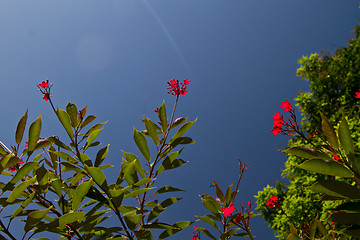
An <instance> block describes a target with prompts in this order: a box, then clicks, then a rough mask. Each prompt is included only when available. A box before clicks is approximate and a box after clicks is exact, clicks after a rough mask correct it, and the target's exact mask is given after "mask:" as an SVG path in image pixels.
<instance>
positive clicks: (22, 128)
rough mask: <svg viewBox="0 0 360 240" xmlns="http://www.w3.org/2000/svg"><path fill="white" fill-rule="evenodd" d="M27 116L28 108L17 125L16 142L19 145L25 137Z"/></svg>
mask: <svg viewBox="0 0 360 240" xmlns="http://www.w3.org/2000/svg"><path fill="white" fill-rule="evenodd" d="M27 118H28V110H26V112H25V114H24V115H23V116H22V117H21V119H20V121H19V123H18V125H17V127H16V132H15V142H16V144H17V145H19V144H20V142H21V140H22V138H23V135H24V131H25V125H26V121H27Z"/></svg>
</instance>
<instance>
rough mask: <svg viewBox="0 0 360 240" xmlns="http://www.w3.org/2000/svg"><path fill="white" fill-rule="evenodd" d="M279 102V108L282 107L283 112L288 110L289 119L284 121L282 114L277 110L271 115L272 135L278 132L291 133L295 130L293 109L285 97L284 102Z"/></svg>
mask: <svg viewBox="0 0 360 240" xmlns="http://www.w3.org/2000/svg"><path fill="white" fill-rule="evenodd" d="M281 104H282V105H281V106H280V108H283V109H284V111H285V112H290V117H291V119H289V118H288V122H285V121H284V117H283V115H281V114H280V113H279V111H277V112H276V114H275V115H274V116H273V117H272V118H273V119H274V122H273V128H272V129H271V132H272V133H273V135H277V134H279V133H283V134H290V135H293V132H296V131H297V128H296V126H297V125H296V116H295V111H294V109H293V107H292V105H291V104H290V103H289V101H288V100H287V99H285V101H284V102H281Z"/></svg>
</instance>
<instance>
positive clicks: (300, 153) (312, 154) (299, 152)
mask: <svg viewBox="0 0 360 240" xmlns="http://www.w3.org/2000/svg"><path fill="white" fill-rule="evenodd" d="M285 152H286V153H287V154H290V155H293V156H297V157H301V158H306V159H311V158H319V159H325V160H332V158H331V157H330V156H328V155H327V154H325V153H322V152H319V151H318V150H315V149H312V148H309V147H304V146H297V147H292V148H289V149H286V150H285Z"/></svg>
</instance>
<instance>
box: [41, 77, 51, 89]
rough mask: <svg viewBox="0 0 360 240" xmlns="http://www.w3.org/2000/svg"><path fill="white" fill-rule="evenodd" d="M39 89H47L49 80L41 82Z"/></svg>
mask: <svg viewBox="0 0 360 240" xmlns="http://www.w3.org/2000/svg"><path fill="white" fill-rule="evenodd" d="M39 87H41V88H48V87H49V79H46V82H45V81H42V83H40V84H39Z"/></svg>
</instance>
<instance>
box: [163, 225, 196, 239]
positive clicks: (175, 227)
mask: <svg viewBox="0 0 360 240" xmlns="http://www.w3.org/2000/svg"><path fill="white" fill-rule="evenodd" d="M193 223H194V222H191V221H182V222H177V223H175V224H173V225H171V227H172V228H171V229H166V230H165V231H164V232H162V233H161V234H160V236H159V239H164V238H167V237H170V236H172V235H174V234H175V233H177V232H179V231H181V230H183V229H185V228H187V227H188V226H190V225H191V224H193Z"/></svg>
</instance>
